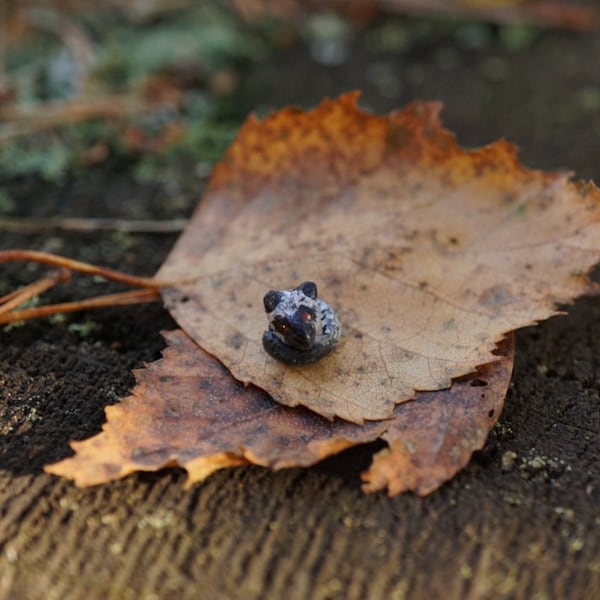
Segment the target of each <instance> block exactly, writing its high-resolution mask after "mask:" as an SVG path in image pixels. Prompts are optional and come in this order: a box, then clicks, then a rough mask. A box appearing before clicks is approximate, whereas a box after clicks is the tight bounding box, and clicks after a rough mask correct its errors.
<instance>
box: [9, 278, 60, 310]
mask: <svg viewBox="0 0 600 600" xmlns="http://www.w3.org/2000/svg"><path fill="white" fill-rule="evenodd" d="M70 277H71V274H70V273H69V272H68V271H65V270H64V269H61V270H60V271H57V272H56V273H54V274H52V275H49V276H48V277H44V278H42V279H39V280H38V281H35V282H34V283H30V284H29V285H26V286H24V287H22V288H20V289H18V290H15V291H14V292H10V294H6V296H2V298H0V314H3V313H7V312H9V311H11V310H12V309H13V308H17V307H18V306H21V305H22V304H25V302H27V301H28V300H31V298H35V296H39V295H40V294H43V293H44V292H45V291H47V290H49V289H50V288H52V287H54V286H55V285H56V284H57V283H62V282H64V281H67V280H68V279H69V278H70Z"/></svg>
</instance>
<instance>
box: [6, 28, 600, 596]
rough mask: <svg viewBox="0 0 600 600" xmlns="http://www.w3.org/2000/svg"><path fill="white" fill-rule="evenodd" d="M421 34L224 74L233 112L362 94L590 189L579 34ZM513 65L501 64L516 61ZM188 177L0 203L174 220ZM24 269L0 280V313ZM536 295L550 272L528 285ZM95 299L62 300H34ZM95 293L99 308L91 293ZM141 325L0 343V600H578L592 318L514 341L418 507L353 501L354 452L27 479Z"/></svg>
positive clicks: (595, 110) (591, 576)
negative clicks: (428, 103) (81, 480)
mask: <svg viewBox="0 0 600 600" xmlns="http://www.w3.org/2000/svg"><path fill="white" fill-rule="evenodd" d="M506 35H507V34H506V32H505V31H504V30H500V29H498V28H488V27H485V28H481V27H478V26H471V25H470V26H467V25H465V26H464V27H463V31H460V32H457V31H456V30H453V31H452V32H443V31H442V32H439V31H437V30H431V31H429V32H428V31H425V32H424V33H423V34H422V36H421V37H420V38H419V41H418V42H417V43H413V44H411V46H410V47H409V48H408V49H401V50H400V51H392V50H390V49H389V48H386V47H385V45H382V44H379V45H377V44H376V43H374V42H373V37H372V36H371V37H370V34H369V32H368V31H367V32H362V33H361V34H360V35H358V36H357V37H356V38H355V39H354V40H353V41H352V42H351V43H350V44H349V46H348V47H347V48H345V51H346V52H347V57H346V60H345V61H344V62H343V63H342V64H340V65H338V66H324V65H322V64H318V63H317V62H315V61H314V59H313V58H311V53H310V49H309V48H308V47H307V46H306V45H304V44H300V45H297V46H293V47H291V48H289V49H287V50H285V51H282V52H280V53H277V55H276V56H274V57H271V58H269V59H268V60H265V61H264V62H262V63H259V64H257V65H256V66H254V67H253V69H252V71H251V72H248V73H246V74H245V77H244V84H243V88H242V92H241V93H240V97H239V98H238V102H239V104H240V106H241V108H240V109H239V110H240V111H245V110H247V111H251V110H255V109H256V110H258V111H259V112H264V111H266V110H267V109H269V108H272V107H279V106H283V105H285V104H288V103H293V104H299V105H304V106H311V105H314V104H316V103H317V102H318V101H319V100H320V99H321V98H322V97H323V96H326V95H329V96H335V95H337V94H339V93H341V92H343V91H347V90H351V89H362V90H363V91H364V95H363V102H362V103H363V106H365V107H367V108H371V109H373V110H377V111H381V112H382V111H387V110H390V109H392V108H394V107H399V106H402V105H403V104H404V103H406V102H407V101H409V100H410V99H412V98H423V99H440V100H442V101H443V102H444V104H445V110H444V112H443V115H442V118H443V120H444V122H445V124H446V126H447V127H448V128H450V129H452V130H454V131H455V132H456V133H457V136H458V139H459V141H460V142H461V143H462V144H463V145H465V146H473V145H479V144H482V143H485V142H487V141H491V140H493V139H496V138H498V137H505V138H507V139H509V140H511V141H513V142H515V143H516V144H517V145H518V146H519V147H520V149H521V159H522V161H523V162H524V163H525V164H526V165H527V166H530V167H539V168H544V169H572V170H574V171H575V172H576V173H577V176H578V177H583V178H594V177H595V178H597V179H598V178H600V164H599V162H598V157H599V156H600V70H599V69H598V58H599V57H600V35H598V34H597V33H596V34H573V33H567V32H556V31H554V32H552V31H546V32H538V33H536V35H535V39H532V40H530V41H529V42H528V43H527V44H525V45H524V46H523V47H515V44H514V43H512V42H510V40H509V41H507V37H506ZM517 46H518V45H517ZM204 182H205V178H204V176H203V175H202V174H200V173H195V172H194V171H193V170H191V171H190V170H188V169H186V170H182V172H181V173H180V178H177V179H176V180H175V181H171V182H167V183H165V182H161V183H155V184H140V183H136V181H135V180H134V179H133V178H132V177H131V174H130V172H129V165H127V164H118V163H117V162H115V161H109V162H108V163H105V164H103V165H102V166H99V167H96V168H94V169H90V170H88V171H86V172H84V173H81V174H80V175H78V176H77V177H76V178H75V177H74V178H69V179H68V180H66V181H63V182H62V183H60V184H49V183H47V182H42V181H40V180H37V179H35V178H21V179H14V180H11V181H4V182H2V187H3V188H4V189H6V190H9V191H10V194H11V197H12V198H13V199H14V200H15V201H16V202H17V214H19V215H21V216H37V217H39V216H65V217H66V216H69V217H75V216H81V217H118V218H123V219H142V218H143V219H161V218H174V217H182V216H188V215H189V214H190V213H191V211H192V209H193V207H194V206H195V204H196V203H197V201H198V198H199V197H200V194H201V191H202V187H203V185H204ZM175 239H176V235H175V234H168V235H165V234H161V235H150V234H125V233H119V232H104V233H94V234H74V233H64V232H63V233H57V232H48V233H44V234H36V235H33V234H17V233H12V232H5V231H3V232H2V233H0V247H1V248H3V249H4V248H15V247H26V248H32V249H38V250H47V251H52V252H58V253H61V254H64V255H67V256H70V257H73V258H77V259H81V260H87V261H93V262H95V263H99V264H102V265H105V266H109V267H115V268H120V269H122V270H126V271H129V272H132V273H136V274H139V275H152V274H153V273H154V271H155V270H156V269H157V268H158V266H159V265H160V264H161V262H162V260H163V259H164V258H165V256H166V255H167V253H168V252H169V249H170V247H171V246H172V244H173V243H174V241H175ZM41 272H43V271H42V270H40V269H38V268H31V267H29V266H24V265H17V264H13V265H3V266H2V269H1V271H0V286H1V287H0V295H1V294H2V293H5V292H6V291H8V290H9V289H12V288H14V287H15V286H17V285H19V284H23V283H25V282H29V281H31V280H32V279H33V278H34V277H35V276H36V274H39V273H41ZM548 276H549V277H551V276H552V274H551V273H549V274H548ZM106 289H113V286H112V285H111V286H108V288H106V287H103V286H102V285H100V284H98V283H97V282H89V281H85V280H83V279H78V280H77V282H76V283H75V285H74V286H72V287H70V288H67V289H59V290H57V291H55V292H53V295H52V299H53V300H61V299H70V298H73V297H80V296H84V295H90V294H92V293H98V292H100V291H105V290H106ZM115 289H116V288H115ZM174 327H175V324H174V323H173V321H172V320H171V319H170V317H169V316H168V314H167V313H166V312H165V311H164V310H163V309H162V308H161V307H160V306H159V305H148V306H144V307H134V308H122V309H110V310H103V311H99V312H95V313H85V314H81V315H72V316H68V317H66V318H64V319H61V320H57V319H55V320H42V321H38V322H33V323H30V324H27V325H25V326H22V327H13V328H8V329H5V330H3V331H0V598H7V599H9V598H10V599H38V598H40V599H41V598H44V599H53V598H56V599H58V598H61V599H63V598H69V599H70V598H73V599H75V598H85V599H86V600H89V599H102V598H119V599H121V598H123V599H130V598H131V599H134V598H135V599H138V598H139V599H147V600H150V599H162V598H203V599H204V598H206V599H213V598H214V599H219V598H231V599H236V598H240V599H242V598H243V599H252V598H256V599H258V598H261V599H262V598H287V599H288V600H296V599H299V600H300V599H306V598H311V599H322V600H324V599H333V598H344V599H357V600H359V599H366V598H368V599H373V600H377V599H397V600H400V599H403V598H411V599H412V598H429V599H435V598H445V599H488V598H489V599H496V598H502V599H504V598H523V599H536V600H546V599H548V600H551V599H555V598H556V599H559V598H573V599H582V600H587V599H590V600H591V599H592V598H594V597H599V596H600V512H599V510H598V507H599V506H600V435H599V433H600V403H599V394H600V304H599V302H598V299H597V298H596V299H592V298H589V299H583V300H581V301H579V302H577V303H576V304H575V305H574V306H573V307H570V308H569V314H568V315H567V316H564V317H560V318H556V319H554V320H552V321H550V322H546V323H543V324H541V325H540V326H538V327H534V328H529V329H527V330H524V331H521V332H519V334H518V335H517V354H516V365H515V372H514V377H513V382H512V384H511V389H510V392H509V395H508V398H507V402H506V407H505V410H504V412H503V414H502V416H501V417H500V420H499V423H498V425H497V426H496V428H495V429H494V430H493V432H492V434H491V435H490V437H489V439H488V442H487V445H486V447H485V448H484V450H483V451H482V452H480V453H478V454H477V455H476V456H475V457H474V459H473V460H472V462H471V464H470V465H469V467H468V468H467V469H466V470H465V471H464V472H462V473H461V474H460V475H459V476H458V477H456V478H455V479H454V480H453V481H452V482H450V483H448V484H446V485H445V486H443V487H442V488H441V489H440V490H439V491H437V492H436V493H434V494H432V495H431V496H429V497H427V498H425V499H420V498H417V497H415V496H413V495H404V496H400V497H396V498H388V497H387V496H386V495H385V494H383V493H378V494H374V495H371V496H365V495H363V494H362V492H361V491H360V487H359V477H358V474H359V473H360V471H361V470H362V469H363V468H364V467H365V465H366V464H367V463H368V460H369V457H370V454H371V452H372V448H371V447H364V448H359V449H354V450H351V451H348V452H346V453H344V454H343V455H340V456H338V457H335V458H334V459H331V460H328V461H326V462H325V463H323V464H321V465H318V466H316V467H314V468H311V469H306V470H297V469H292V470H287V471H281V472H277V473H272V472H269V471H267V470H264V469H261V468H258V467H246V468H238V469H234V470H228V471H223V472H218V473H217V474H215V475H213V476H212V477H211V478H209V479H208V481H207V482H206V483H204V484H201V485H196V486H194V487H193V488H192V489H191V490H188V491H186V490H184V489H183V483H184V480H185V476H184V474H183V473H182V472H181V471H176V470H171V471H163V472H160V473H156V474H139V475H134V476H131V477H128V478H126V479H125V480H122V481H119V482H116V483H112V484H108V485H104V486H99V487H95V488H90V489H77V488H75V486H74V485H73V484H72V483H71V482H69V481H65V480H61V479H58V478H56V477H53V476H50V475H46V474H44V473H43V472H42V468H43V465H45V464H47V463H51V462H54V461H56V460H59V459H61V458H64V457H66V456H68V455H69V454H70V450H69V445H68V443H69V441H70V440H73V439H83V438H86V437H89V436H90V435H93V434H94V433H96V432H98V431H99V430H100V427H101V425H102V422H103V407H104V406H105V405H107V404H111V403H115V402H118V400H119V397H121V396H123V395H124V394H125V393H126V392H127V390H128V389H130V387H131V386H132V383H133V376H132V375H131V373H130V370H131V369H132V368H139V367H141V366H142V365H143V364H144V362H148V361H152V360H155V359H156V358H158V357H159V355H160V350H161V349H162V348H163V346H164V343H163V341H162V338H161V336H160V331H161V330H164V329H171V328H174Z"/></svg>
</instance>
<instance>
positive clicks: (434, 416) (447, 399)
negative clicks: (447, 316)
mask: <svg viewBox="0 0 600 600" xmlns="http://www.w3.org/2000/svg"><path fill="white" fill-rule="evenodd" d="M498 354H499V356H500V360H498V361H497V362H494V363H491V364H489V365H485V366H483V367H481V368H480V369H479V370H478V372H477V373H476V374H475V375H472V376H470V377H467V378H464V379H461V380H458V381H455V382H454V383H453V384H452V387H451V388H450V389H448V390H443V391H441V392H424V393H420V394H418V395H417V400H416V401H415V402H407V403H405V404H401V405H400V406H397V407H396V410H395V411H394V419H393V421H392V423H391V424H390V427H389V429H388V430H387V431H386V432H385V433H384V434H383V436H382V437H383V439H384V440H385V441H386V442H388V444H389V448H386V449H384V450H381V451H380V452H378V453H377V454H376V455H375V457H374V459H373V464H372V465H371V467H370V468H369V470H368V471H366V472H365V473H363V480H364V481H365V485H364V486H363V490H364V491H366V492H374V491H376V490H380V489H383V488H385V487H387V488H388V493H389V495H390V496H395V495H397V494H401V493H402V492H406V491H408V490H411V491H413V492H416V493H417V494H418V495H419V496H426V495H427V494H429V493H431V492H433V491H434V490H436V489H437V488H438V487H439V486H440V485H441V484H442V483H444V482H445V481H448V480H449V479H451V478H452V477H454V475H456V473H458V471H460V469H462V468H463V467H465V466H466V465H467V463H468V462H469V459H470V458H471V455H472V454H473V452H474V451H475V450H479V449H481V448H483V445H484V443H485V440H486V438H487V435H488V433H489V431H490V429H491V428H492V427H493V426H494V424H495V423H496V421H497V419H498V417H499V416H500V412H501V411H502V407H503V405H504V397H505V396H506V392H507V390H508V384H509V383H510V377H511V373H512V368H513V362H514V339H513V336H512V335H511V336H509V337H508V338H507V339H506V340H504V341H503V342H502V343H501V344H500V345H499V348H498Z"/></svg>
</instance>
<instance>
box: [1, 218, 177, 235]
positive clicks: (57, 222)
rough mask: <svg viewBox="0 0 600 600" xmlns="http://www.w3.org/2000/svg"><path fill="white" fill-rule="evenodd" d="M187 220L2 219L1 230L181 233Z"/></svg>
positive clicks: (26, 231) (20, 231) (23, 231)
mask: <svg viewBox="0 0 600 600" xmlns="http://www.w3.org/2000/svg"><path fill="white" fill-rule="evenodd" d="M187 223H188V221H187V219H170V220H166V221H128V220H125V219H75V218H65V219H62V218H58V217H54V218H48V219H31V218H23V219H20V218H18V217H0V230H2V231H9V232H17V233H46V232H48V231H78V232H84V233H90V232H96V231H122V232H125V233H179V232H180V231H182V230H183V229H184V227H185V226H186V225H187Z"/></svg>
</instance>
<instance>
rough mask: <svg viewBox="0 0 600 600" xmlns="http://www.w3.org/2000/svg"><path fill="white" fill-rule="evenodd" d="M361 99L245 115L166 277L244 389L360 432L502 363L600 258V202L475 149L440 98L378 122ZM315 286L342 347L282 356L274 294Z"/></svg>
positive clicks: (196, 332)
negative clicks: (291, 358)
mask: <svg viewBox="0 0 600 600" xmlns="http://www.w3.org/2000/svg"><path fill="white" fill-rule="evenodd" d="M356 98H357V94H347V95H344V96H341V97H340V98H339V99H337V100H333V101H332V100H325V101H324V102H323V103H322V104H321V105H320V106H319V107H318V108H316V109H315V110H312V111H308V112H305V111H300V110H296V109H292V108H286V109H283V110H280V111H278V112H276V113H274V114H272V115H271V116H269V117H267V118H266V119H264V120H263V121H259V120H257V119H256V118H252V117H251V118H249V119H248V121H247V122H246V123H245V125H244V126H243V127H242V129H241V131H240V133H239V135H238V137H237V139H236V141H235V142H234V143H233V145H232V146H231V147H230V149H229V151H228V152H227V154H226V155H225V157H224V159H223V160H222V161H221V163H220V164H219V165H217V167H216V168H215V172H214V174H213V177H212V179H211V182H210V185H209V187H208V189H207V192H206V193H205V195H204V198H203V199H202V201H201V203H200V205H199V207H198V209H197V211H196V213H195V214H194V216H193V219H192V221H191V223H190V225H189V226H188V228H187V230H186V231H185V232H184V234H183V235H182V236H181V238H180V239H179V241H178V243H177V245H176V247H175V249H174V250H173V252H172V253H171V255H170V256H169V258H168V259H167V261H166V263H165V264H164V265H163V267H162V269H161V270H160V272H159V274H158V278H160V279H161V280H163V281H164V280H168V281H179V280H181V281H185V283H181V284H180V285H178V286H175V287H173V288H171V289H169V290H166V291H165V292H164V299H165V301H166V304H167V306H168V307H169V309H170V311H171V312H172V314H173V316H174V317H175V319H176V320H177V322H178V323H179V325H180V326H181V327H182V328H183V329H184V330H185V331H186V332H187V333H188V334H189V335H190V336H191V337H192V338H194V340H195V341H196V342H197V343H198V344H199V345H200V346H202V347H203V348H204V349H205V350H207V351H208V352H209V353H210V354H212V355H214V356H216V357H218V358H219V360H221V361H222V362H223V363H224V364H225V365H226V366H227V367H228V368H229V369H230V370H231V372H232V373H233V375H234V376H235V377H236V378H237V379H239V380H240V381H243V382H245V383H253V384H254V385H257V386H259V387H261V388H263V389H264V390H266V391H267V392H268V393H269V394H270V395H271V396H272V397H273V398H274V399H275V400H277V401H278V402H281V403H283V404H286V405H289V406H296V405H298V404H303V405H305V406H307V407H309V408H310V409H311V410H313V411H315V412H318V413H319V414H321V415H324V416H326V417H328V418H330V417H333V416H334V415H337V416H339V417H342V418H343V419H346V420H349V421H353V422H357V423H360V422H362V420H363V419H381V418H387V417H390V416H391V415H392V413H393V409H394V405H395V404H398V403H401V402H404V401H406V400H408V399H410V398H413V397H414V395H415V390H423V391H433V390H439V389H443V388H447V387H449V386H450V383H451V380H452V379H453V378H457V377H460V376H463V375H465V374H467V373H469V372H472V371H473V369H474V368H475V367H476V366H477V365H481V364H486V363H489V362H490V361H492V360H493V359H494V356H493V352H494V349H495V347H496V343H497V342H498V341H499V340H501V339H502V337H503V336H504V334H505V333H507V332H509V331H511V330H513V329H516V328H519V327H523V326H525V325H531V324H535V323H537V322H538V321H540V320H542V319H546V318H548V317H550V316H552V315H555V314H557V313H558V312H559V311H558V310H557V308H556V307H557V304H561V303H568V302H570V301H571V300H572V299H573V298H575V297H577V296H578V295H580V294H581V293H582V292H584V291H585V290H586V288H587V287H588V281H587V278H586V273H587V272H588V270H589V269H590V268H591V267H592V266H593V265H594V264H595V263H596V262H597V261H598V260H599V259H600V243H599V241H600V201H599V198H600V193H599V191H598V189H597V188H596V187H594V186H593V184H591V183H590V184H585V183H577V184H573V183H570V182H569V181H568V176H567V175H566V174H555V173H544V172H542V171H535V170H528V169H525V168H523V167H522V166H520V165H519V163H518V162H517V159H516V153H515V149H514V147H513V146H511V145H510V144H508V143H507V142H504V141H499V142H496V143H494V144H491V145H489V146H486V147H483V148H480V149H477V150H472V151H467V150H463V149H461V148H460V147H459V146H458V145H457V143H456V141H455V139H454V136H453V135H452V134H451V133H449V132H448V131H446V130H445V129H443V127H442V126H441V124H440V122H439V120H438V116H437V115H438V112H439V109H440V105H439V104H436V103H426V102H414V103H412V104H411V105H409V106H408V107H407V108H405V109H404V110H403V111H401V112H395V113H392V114H390V115H389V116H383V117H382V116H376V115H372V114H370V113H367V112H363V111H361V110H359V109H358V108H357V107H356ZM303 280H312V281H316V282H317V284H318V286H319V289H320V295H321V296H322V297H323V299H324V300H325V301H327V302H329V303H330V304H332V306H333V307H334V308H336V309H337V310H338V314H339V317H340V321H341V326H342V339H341V341H340V343H339V345H338V347H337V348H336V349H335V350H334V351H333V352H332V353H331V354H329V355H328V356H327V357H325V358H324V359H322V360H321V361H320V362H318V363H316V364H313V365H309V366H303V367H292V366H288V365H284V364H282V363H279V362H277V361H276V360H274V359H272V358H271V357H270V356H268V355H267V354H266V353H265V352H264V350H263V348H262V343H261V338H262V333H263V331H264V329H265V327H266V318H265V315H264V311H263V307H262V296H263V294H264V293H265V292H266V291H267V290H268V289H270V288H273V289H286V288H291V287H294V286H296V285H297V284H298V283H300V282H301V281H303Z"/></svg>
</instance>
